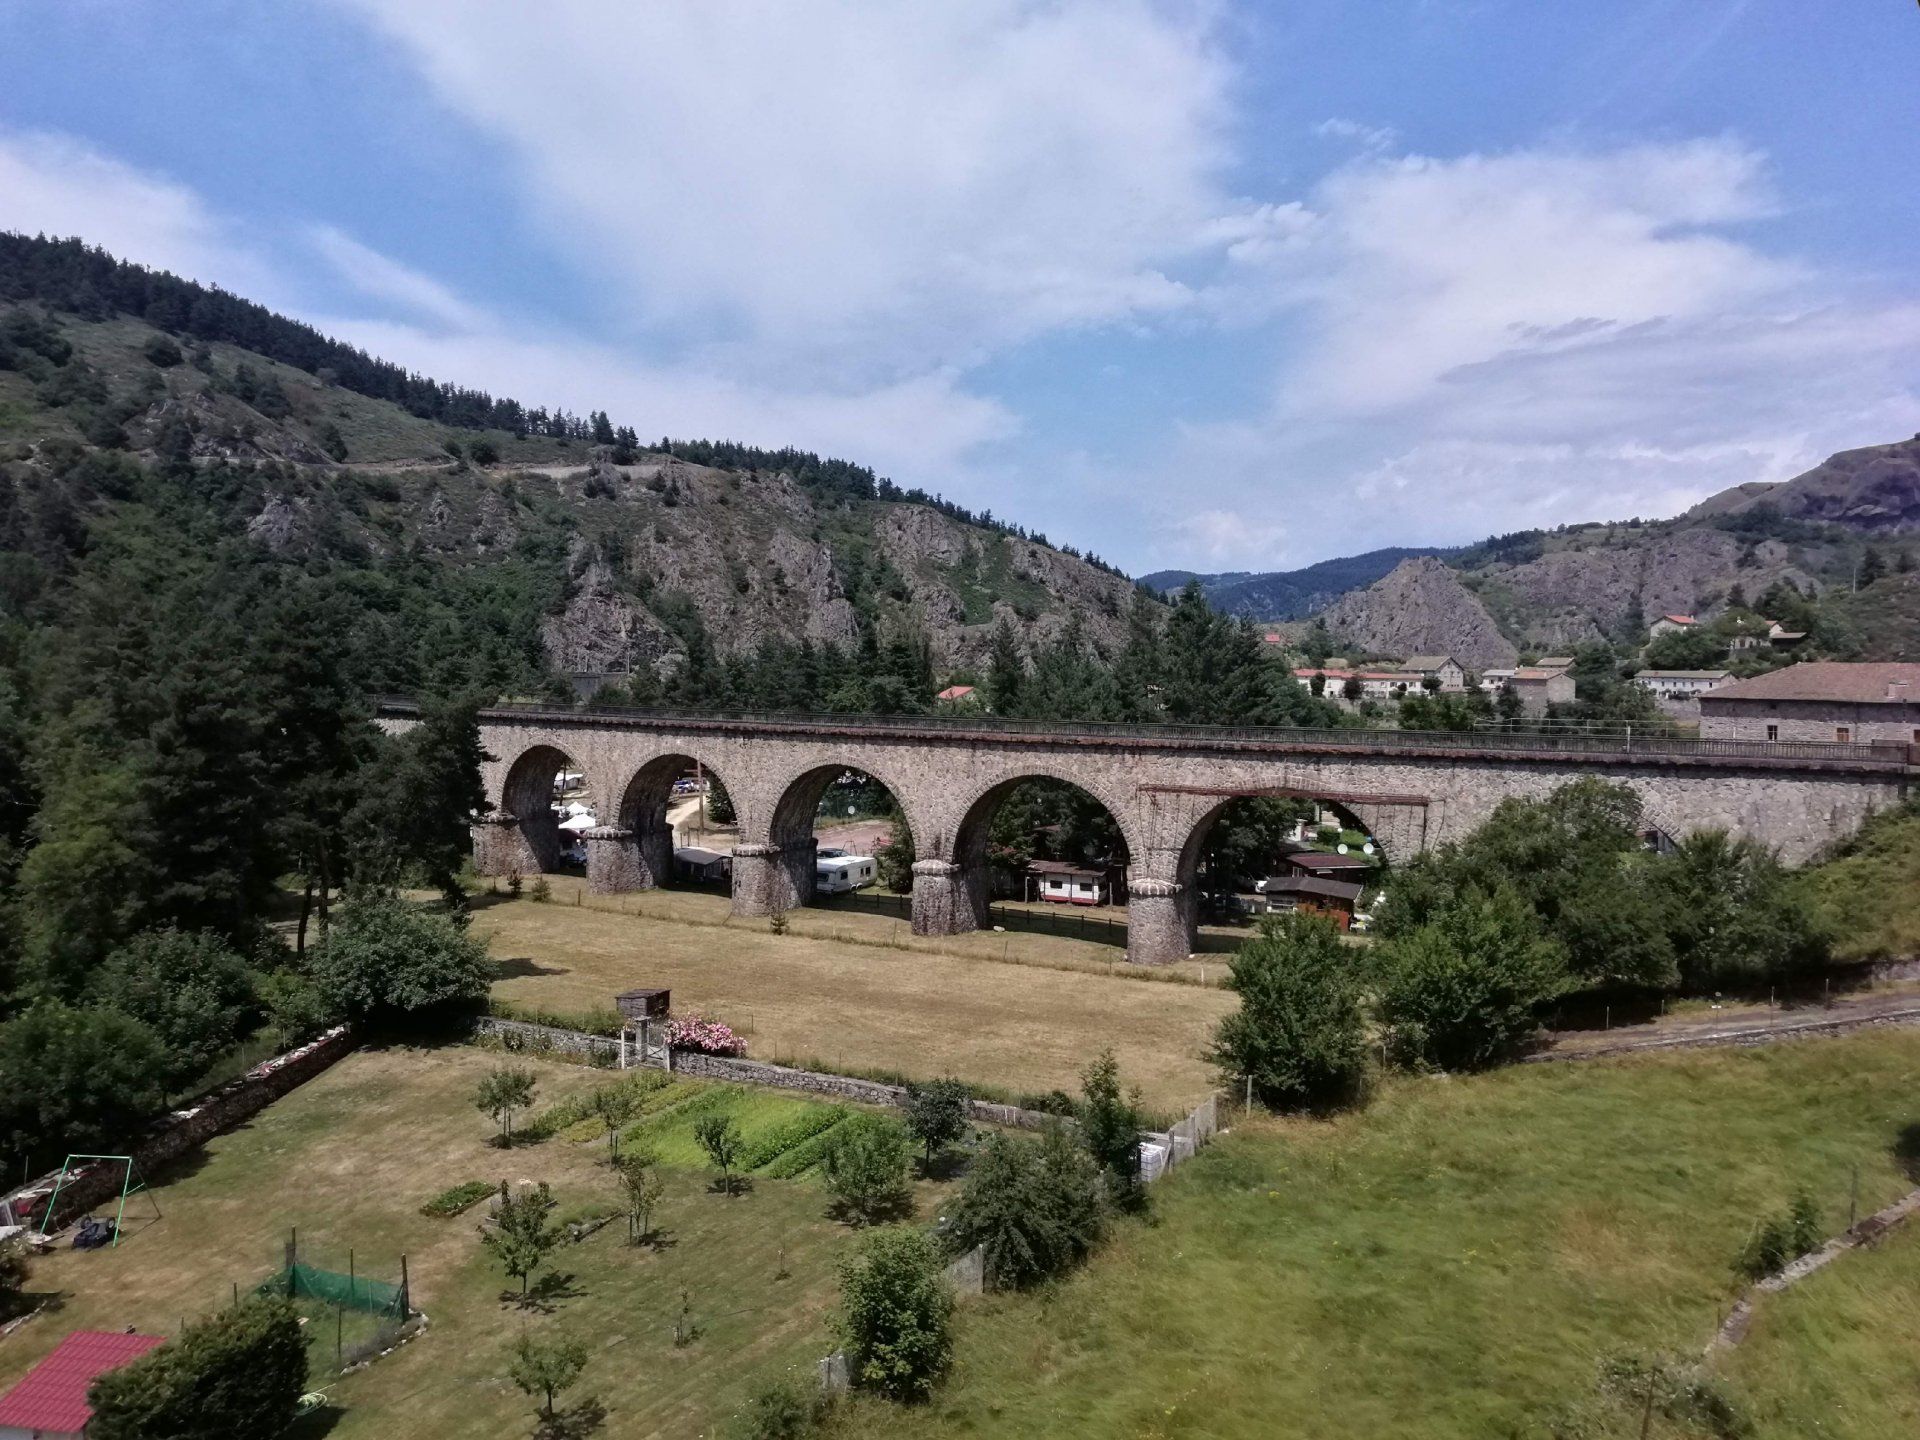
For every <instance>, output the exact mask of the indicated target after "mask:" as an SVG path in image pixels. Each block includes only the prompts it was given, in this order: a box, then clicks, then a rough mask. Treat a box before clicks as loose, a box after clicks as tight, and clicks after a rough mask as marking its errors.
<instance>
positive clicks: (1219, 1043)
mask: <svg viewBox="0 0 1920 1440" xmlns="http://www.w3.org/2000/svg"><path fill="white" fill-rule="evenodd" d="M1229 973H1230V977H1231V978H1230V980H1229V983H1230V984H1231V985H1232V987H1233V989H1234V990H1235V991H1236V992H1237V993H1238V994H1239V996H1240V1008H1239V1009H1238V1010H1237V1011H1235V1012H1234V1013H1233V1014H1231V1015H1229V1016H1227V1017H1226V1018H1225V1019H1223V1020H1222V1021H1221V1022H1220V1024H1219V1026H1218V1027H1217V1028H1216V1029H1215V1030H1214V1033H1213V1050H1212V1052H1211V1054H1210V1055H1209V1058H1210V1059H1211V1060H1212V1061H1213V1062H1214V1063H1215V1064H1216V1065H1218V1066H1220V1067H1221V1068H1222V1069H1223V1070H1226V1071H1227V1072H1228V1073H1229V1074H1231V1075H1236V1076H1244V1077H1246V1078H1248V1079H1250V1080H1252V1082H1253V1089H1254V1093H1255V1094H1256V1095H1258V1096H1259V1097H1260V1100H1261V1101H1262V1103H1264V1104H1267V1105H1272V1106H1276V1107H1279V1108H1282V1109H1294V1108H1307V1109H1319V1108H1326V1107H1329V1106H1334V1105H1338V1104H1341V1103H1344V1102H1346V1101H1350V1100H1352V1099H1353V1098H1355V1097H1356V1096H1357V1095H1359V1094H1360V1092H1361V1091H1362V1089H1363V1088H1364V1085H1365V1080H1366V1073H1367V1041H1366V1029H1367V1021H1366V1014H1365V1012H1364V1010H1363V1009H1362V1005H1361V998H1362V980H1363V977H1362V966H1361V963H1360V961H1359V960H1358V958H1357V956H1356V954H1355V952H1354V951H1352V950H1350V949H1349V948H1348V947H1347V946H1345V945H1343V944H1342V943H1341V941H1340V932H1339V931H1338V930H1336V929H1335V928H1334V925H1333V922H1332V921H1330V920H1327V919H1324V918H1322V917H1320V916H1316V915H1302V914H1298V913H1295V914H1291V915H1269V916H1267V917H1266V918H1265V919H1264V920H1262V921H1261V922H1260V933H1259V935H1258V936H1256V937H1255V938H1254V939H1252V940H1249V941H1248V942H1247V943H1246V944H1244V945H1242V946H1241V947H1240V949H1239V950H1238V951H1237V952H1236V953H1235V954H1234V956H1233V959H1232V960H1231V961H1230V962H1229Z"/></svg>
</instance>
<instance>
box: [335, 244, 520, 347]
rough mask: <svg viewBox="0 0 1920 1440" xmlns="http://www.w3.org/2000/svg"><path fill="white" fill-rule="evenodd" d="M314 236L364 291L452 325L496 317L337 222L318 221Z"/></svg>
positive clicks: (469, 326) (463, 326) (478, 324)
mask: <svg viewBox="0 0 1920 1440" xmlns="http://www.w3.org/2000/svg"><path fill="white" fill-rule="evenodd" d="M309 239H310V240H311V241H312V243H313V247H314V249H315V250H317V251H318V252H319V254H320V257H321V258H322V259H323V260H325V261H326V262H327V264H328V265H329V266H330V267H331V268H332V269H333V271H334V272H335V273H336V274H337V275H339V276H340V278H341V279H343V280H345V281H346V282H347V283H348V284H349V285H351V286H352V287H353V288H354V289H355V290H357V291H358V292H359V293H360V294H362V295H364V296H366V297H367V298H369V299H373V300H382V301H386V302H388V303H390V304H393V305H396V306H398V307H399V308H400V309H401V310H403V311H406V312H408V313H410V314H413V315H417V316H421V317H423V318H425V319H428V320H431V321H434V322H436V323H437V324H439V325H441V326H444V327H446V328H449V329H453V330H477V329H482V328H485V327H487V326H488V325H489V324H490V323H491V322H490V321H489V320H488V319H487V317H486V314H485V312H483V311H482V310H481V309H480V308H479V307H478V306H475V305H469V304H468V303H467V302H466V301H465V300H462V299H461V298H460V297H459V296H458V295H456V294H454V293H453V291H452V290H450V289H448V288H447V287H446V286H445V285H442V284H441V283H440V282H439V281H438V280H435V279H434V278H433V277H432V276H430V275H423V274H421V273H420V272H419V271H418V270H415V269H413V268H411V267H410V266H407V265H403V264H401V263H400V262H399V261H397V260H394V259H393V258H391V257H390V256H386V255H382V254H381V253H380V252H379V251H378V250H373V249H370V248H369V247H367V246H365V245H362V244H361V243H360V242H359V241H358V240H355V239H354V238H353V237H352V236H351V235H348V234H347V233H346V232H345V231H343V230H339V229H336V228H335V227H334V226H332V225H316V226H314V227H313V228H312V230H311V231H310V232H309Z"/></svg>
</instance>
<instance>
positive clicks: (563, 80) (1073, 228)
mask: <svg viewBox="0 0 1920 1440" xmlns="http://www.w3.org/2000/svg"><path fill="white" fill-rule="evenodd" d="M340 3H342V4H344V5H346V6H347V7H348V8H349V9H351V10H353V11H354V12H356V13H358V14H359V15H361V16H362V17H363V18H364V19H365V20H366V21H367V22H368V23H369V24H370V25H372V26H374V27H375V28H377V29H378V30H379V31H381V32H382V33H384V34H385V35H386V36H388V37H389V38H390V39H391V40H392V41H394V42H395V43H396V44H397V45H398V46H399V48H400V49H401V51H402V53H403V54H405V55H406V56H408V57H410V58H411V60H412V61H413V63H415V64H416V65H417V66H418V68H419V69H420V71H421V73H422V74H423V75H424V76H425V78H426V79H427V81H428V82H429V84H430V85H431V86H432V88H433V91H434V93H435V94H437V95H438V96H439V97H440V98H441V99H442V100H443V101H444V102H445V103H446V104H447V105H448V106H450V107H451V108H452V109H453V110H455V111H456V112H458V113H459V114H461V115H462V116H464V117H466V118H468V119H469V120H470V121H471V122H472V123H474V124H475V125H477V126H479V127H481V129H482V130H484V131H485V132H486V133H487V134H488V135H490V136H492V137H494V139H495V140H496V141H497V143H498V144H499V145H500V146H501V147H502V149H503V150H504V152H505V153H506V155H507V156H508V157H509V158H510V160H511V162H512V164H513V165H514V166H515V167H516V168H517V170H518V171H519V172H520V174H521V176H522V177H523V179H524V182H525V184H526V185H527V187H528V188H529V190H530V192H531V194H532V196H533V206H534V208H535V211H536V213H537V214H540V215H542V216H544V218H545V221H546V223H547V224H548V225H549V226H550V227H551V229H552V231H553V232H554V233H555V234H557V235H560V236H562V237H564V239H565V240H566V241H567V242H568V243H569V244H571V245H572V246H574V247H575V249H576V250H577V252H578V253H580V254H581V255H583V256H585V257H587V258H588V260H589V261H590V263H592V264H593V265H594V266H595V267H597V269H598V270H599V271H600V272H601V273H603V274H605V275H606V276H607V277H608V278H609V281H610V282H611V283H612V284H613V285H615V286H616V287H617V290H616V296H617V298H618V299H619V300H621V301H623V302H624V303H625V304H626V306H627V307H628V309H629V312H630V314H631V315H632V316H633V318H634V319H636V320H637V321H639V322H641V323H645V324H649V325H655V326H657V325H660V324H662V323H666V324H672V325H676V326H677V327H679V328H680V329H681V330H682V331H683V332H685V333H689V334H702V335H712V334H715V333H726V334H729V335H731V336H732V337H733V338H734V339H735V340H736V341H738V342H739V345H738V347H737V348H738V349H739V350H740V351H741V352H742V353H741V354H740V355H738V356H733V357H730V363H733V364H736V365H745V364H756V365H760V366H767V367H776V368H777V367H780V366H783V365H790V364H793V363H795V362H796V361H797V360H803V361H804V363H805V365H806V366H807V367H808V368H810V369H811V370H813V371H814V372H816V373H819V372H821V371H823V370H825V369H826V368H827V367H829V366H831V367H835V368H837V369H838V370H839V371H840V373H842V374H843V375H847V374H873V373H878V372H885V371H887V370H890V369H891V370H898V371H904V372H910V373H912V372H920V371H924V370H927V369H930V368H938V367H942V366H947V365H954V364H961V365H965V364H970V363H973V362H974V361H976V360H977V359H979V358H980V357H981V355H982V354H983V353H984V352H986V351H988V350H990V349H992V348H993V347H996V346H1000V345H1004V344H1007V343H1010V342H1015V341H1018V340H1021V339H1025V338H1027V337H1031V336H1034V335H1037V334H1041V333H1045V332H1047V331H1050V330H1053V329H1057V328H1059V327H1063V326H1077V325H1088V324H1100V323H1106V322H1113V321H1121V320H1126V319H1129V318H1131V317H1136V316H1143V315H1144V316H1152V315H1155V314H1159V313H1163V312H1166V311H1168V310H1173V309H1178V308H1181V307H1183V306H1185V305H1187V304H1189V303H1190V301H1191V299H1192V295H1191V292H1190V291H1189V289H1188V288H1187V287H1186V286H1185V285H1183V284H1181V283H1180V282H1179V281H1177V280H1175V279H1173V278H1170V277H1169V275H1168V273H1167V267H1168V265H1169V264H1170V263H1172V262H1177V261H1178V260H1180V259H1181V258H1183V257H1185V256H1187V255H1189V254H1190V253H1191V252H1192V250H1193V247H1194V246H1195V245H1196V243H1198V237H1199V236H1200V235H1201V234H1202V232H1203V230H1204V228H1205V227H1206V225H1207V224H1208V222H1210V221H1211V220H1212V219H1213V218H1214V217H1215V216H1217V215H1218V214H1220V213H1222V210H1223V208H1225V207H1224V206H1223V203H1222V200H1221V196H1220V194H1219V193H1218V191H1217V188H1216V185H1215V181H1214V177H1215V175H1216V173H1217V171H1218V170H1219V169H1220V167H1221V166H1222V165H1223V164H1224V163H1225V161H1226V159H1227V146H1226V142H1225V140H1224V134H1225V126H1226V121H1227V102H1226V87H1227V83H1228V79H1229V72H1228V67H1227V65H1226V64H1225V62H1224V61H1223V59H1222V58H1221V57H1220V56H1219V55H1218V54H1217V53H1216V51H1215V49H1214V47H1213V44H1212V42H1211V39H1210V35H1209V31H1208V28H1207V25H1206V15H1207V7H1205V6H1204V5H1201V4H1198V3H1196V4H1195V5H1194V6H1192V7H1189V6H1186V5H1183V4H1181V3H1178V0H920V3H916V4H913V5H875V4H870V3H860V0H811V3H798V0H796V3H793V4H784V5H763V4H758V3H751V0H678V3H666V0H662V3H653V4H647V5H633V6H622V7H613V6H608V5H605V4H599V3H593V0H550V3H548V4H545V5H542V6H540V7H538V8H535V9H529V8H527V7H525V6H523V5H520V4H517V3H510V0H491V3H481V4H476V3H473V0H416V3H411V4H404V5H393V4H388V3H385V0H340Z"/></svg>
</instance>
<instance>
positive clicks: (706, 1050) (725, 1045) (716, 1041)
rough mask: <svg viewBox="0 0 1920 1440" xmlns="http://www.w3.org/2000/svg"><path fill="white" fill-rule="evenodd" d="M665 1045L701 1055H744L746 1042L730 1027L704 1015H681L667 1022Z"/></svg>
mask: <svg viewBox="0 0 1920 1440" xmlns="http://www.w3.org/2000/svg"><path fill="white" fill-rule="evenodd" d="M667 1044H669V1045H671V1046H672V1047H673V1048H674V1049H676V1050H697V1051H699V1052H700V1053H701V1054H702V1055H744V1054H746V1053H747V1042H746V1041H745V1040H743V1039H742V1038H741V1037H740V1036H738V1035H736V1034H734V1032H733V1029H732V1027H730V1026H728V1025H724V1024H722V1023H721V1022H720V1021H718V1020H709V1019H707V1018H706V1017H705V1016H704V1015H682V1016H678V1017H676V1018H675V1019H672V1020H669V1021H668V1022H667Z"/></svg>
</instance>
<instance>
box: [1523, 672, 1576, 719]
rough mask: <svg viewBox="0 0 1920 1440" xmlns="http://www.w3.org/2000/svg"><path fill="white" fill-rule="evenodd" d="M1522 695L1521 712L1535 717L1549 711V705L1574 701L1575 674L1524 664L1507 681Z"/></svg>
mask: <svg viewBox="0 0 1920 1440" xmlns="http://www.w3.org/2000/svg"><path fill="white" fill-rule="evenodd" d="M1506 683H1507V684H1509V685H1511V686H1513V692H1514V694H1516V695H1518V696H1519V697H1520V709H1521V713H1522V714H1525V715H1527V716H1529V717H1530V718H1533V719H1538V718H1539V717H1540V716H1542V715H1545V714H1546V713H1547V707H1548V706H1549V705H1571V704H1572V703H1573V697H1574V688H1573V676H1572V675H1570V674H1568V673H1567V672H1566V671H1565V670H1548V669H1546V668H1544V667H1542V666H1539V665H1522V666H1521V667H1520V668H1519V669H1517V670H1515V671H1514V672H1513V679H1511V680H1509V681H1507V682H1506Z"/></svg>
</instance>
